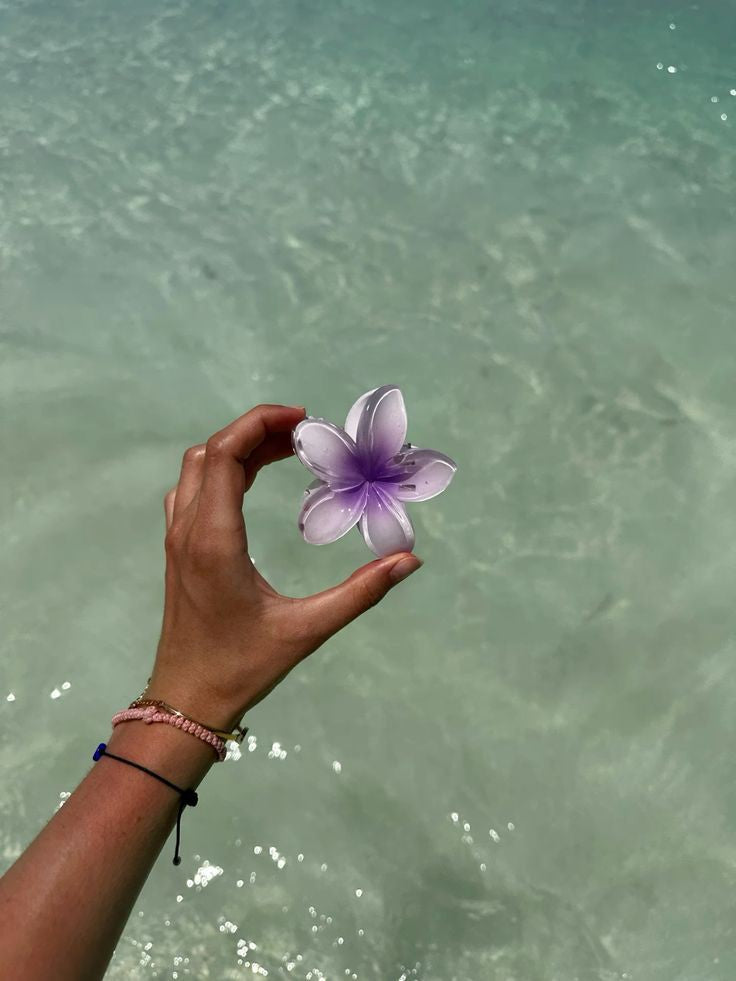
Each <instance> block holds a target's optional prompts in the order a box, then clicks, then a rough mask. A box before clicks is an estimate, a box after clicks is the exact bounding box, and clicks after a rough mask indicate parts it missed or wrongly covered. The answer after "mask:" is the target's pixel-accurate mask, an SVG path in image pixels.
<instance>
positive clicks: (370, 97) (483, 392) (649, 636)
mask: <svg viewBox="0 0 736 981" xmlns="http://www.w3.org/2000/svg"><path fill="white" fill-rule="evenodd" d="M735 36H736V5H734V3H733V0H711V2H704V0H703V2H701V3H699V4H694V3H683V2H679V0H671V2H667V3H663V2H659V0H618V2H605V0H587V2H584V0H483V2H481V0H457V2H451V3H448V2H441V0H423V2H418V0H394V2H391V0H291V2H287V0H237V2H236V0H196V2H195V0H176V2H162V0H126V2H125V3H102V2H99V0H97V2H92V0H79V2H72V0H53V2H51V0H1V2H0V430H1V435H2V444H1V446H0V450H1V453H2V462H1V465H0V470H1V473H2V478H1V483H0V494H1V498H0V505H1V506H0V531H1V535H2V537H1V542H2V548H1V549H0V578H1V579H2V584H1V589H0V596H1V599H0V602H1V603H2V610H1V611H0V622H1V624H2V629H1V630H0V779H1V780H2V792H1V793H0V855H1V856H2V859H1V861H2V867H3V868H4V867H6V866H7V865H8V864H10V862H11V861H12V860H13V859H14V858H15V857H16V856H17V855H18V854H19V852H20V851H21V850H22V848H23V847H24V846H25V844H26V843H27V842H28V841H29V840H30V838H31V837H32V836H33V835H34V834H35V832H36V831H37V830H38V829H39V828H40V827H41V826H42V824H43V823H44V821H45V820H46V819H47V817H48V816H49V815H50V814H51V813H52V812H53V811H54V809H55V808H56V807H58V806H59V805H60V804H61V803H62V802H63V800H64V798H65V796H66V795H67V794H68V793H69V792H70V791H71V790H72V789H73V787H74V786H75V784H76V782H77V781H78V780H79V779H80V778H81V777H82V775H83V774H84V773H85V772H86V770H87V768H88V766H89V765H90V763H91V760H90V757H91V753H92V750H93V748H94V747H95V746H96V745H97V743H98V742H99V741H100V740H102V739H105V737H106V736H107V735H108V733H109V718H110V716H111V714H112V713H113V712H114V711H115V710H117V709H118V708H120V707H121V706H122V705H124V704H127V702H128V701H129V700H130V699H131V698H133V697H134V696H135V695H136V694H137V693H138V692H139V691H140V689H141V687H142V685H143V684H144V683H145V679H146V678H147V676H148V671H149V667H150V664H151V660H152V656H153V652H154V649H155V645H156V641H157V636H158V630H159V625H160V611H161V599H162V567H163V550H162V538H163V511H162V506H161V499H162V496H163V494H164V492H165V491H166V490H167V488H168V487H169V486H170V485H171V484H172V483H173V482H174V481H175V479H176V475H177V473H178V468H179V463H180V457H181V454H182V451H183V450H184V449H185V447H186V446H188V445H190V444H191V443H194V442H199V441H201V440H202V439H203V438H206V437H207V436H208V435H209V434H210V433H211V432H213V431H214V430H216V429H218V428H219V427H221V426H222V425H223V424H225V423H227V422H228V421H229V420H230V419H232V418H233V417H234V416H236V415H239V414H240V413H241V412H243V411H245V410H246V409H247V408H249V407H250V406H251V405H253V404H255V403H257V402H259V401H264V400H265V401H284V402H288V403H303V404H305V405H306V407H307V410H308V411H309V412H310V413H312V414H314V415H321V416H325V417H326V418H328V419H333V420H335V421H337V422H340V421H342V419H344V416H345V413H346V411H347V409H348V407H349V406H350V405H351V404H352V402H353V401H354V399H355V398H356V397H357V396H358V395H360V394H361V393H362V392H364V391H366V390H367V389H369V388H373V387H375V386H377V385H381V384H385V383H394V384H398V385H400V386H401V388H402V390H403V392H404V395H405V398H406V402H407V406H408V413H409V438H410V439H411V440H412V442H414V443H416V444H419V445H428V446H431V447H436V448H438V449H440V450H443V451H445V452H446V453H448V454H450V455H451V456H452V457H454V458H455V459H456V460H457V461H458V464H459V472H458V475H457V477H456V479H455V482H454V483H453V485H452V487H451V488H450V489H449V490H448V491H447V493H445V494H444V495H442V497H440V498H438V499H437V500H435V501H433V502H430V503H426V504H420V505H416V506H414V507H413V508H412V509H411V514H412V517H413V519H414V521H415V524H416V528H417V546H416V551H417V553H418V554H419V555H420V556H422V557H423V558H424V559H425V566H424V568H423V569H422V570H421V572H419V573H418V574H417V575H416V576H415V577H412V579H411V580H409V581H407V582H406V583H405V584H402V586H401V587H399V588H397V589H396V590H395V591H394V592H393V593H392V594H391V595H390V596H389V597H388V598H387V599H386V601H385V602H384V603H383V604H381V605H380V606H379V607H377V608H376V609H375V610H372V611H371V612H370V614H368V615H367V616H365V617H364V618H363V619H362V620H360V622H358V623H355V624H353V625H352V626H351V627H350V628H349V629H348V630H346V631H345V632H344V633H342V634H341V635H340V636H339V637H337V638H335V639H334V640H333V641H332V642H330V643H329V644H328V645H327V646H326V647H324V648H323V649H322V650H321V651H320V652H319V653H318V654H316V655H315V656H314V657H313V658H312V659H311V660H309V661H308V662H307V663H305V664H304V665H302V666H301V667H300V668H299V669H298V670H297V671H296V672H294V673H293V674H292V675H291V676H290V677H289V679H288V680H287V681H286V682H285V683H284V684H283V685H282V686H281V687H280V688H278V689H277V690H276V692H275V693H274V694H273V695H271V696H270V697H269V698H268V699H267V700H266V701H265V702H263V703H262V704H261V705H259V706H258V707H257V708H256V709H255V710H254V711H253V712H252V713H250V715H249V718H248V722H249V725H250V726H251V734H252V739H251V742H250V743H248V744H245V745H244V746H243V755H242V758H241V759H240V760H238V761H229V762H227V763H225V764H223V765H222V766H221V767H216V768H215V769H214V770H213V771H212V772H211V774H210V775H209V777H208V778H207V780H206V782H205V783H204V784H203V786H202V792H201V801H200V806H199V807H198V808H197V809H196V811H191V812H188V813H187V815H186V819H185V822H184V829H183V839H184V841H183V844H184V851H183V863H182V865H181V866H180V867H179V868H174V867H173V866H172V865H171V854H170V851H171V849H170V845H167V847H166V848H165V850H164V853H163V854H162V857H161V860H160V861H159V863H158V865H157V867H156V869H155V871H154V873H153V875H152V876H151V878H150V881H149V882H148V884H147V886H146V888H145V890H144V892H143V894H142V895H141V898H140V901H139V902H138V903H137V904H136V907H135V911H134V913H133V916H132V918H131V920H130V923H129V924H128V927H127V929H126V931H125V934H124V936H123V938H122V940H121V942H120V945H119V948H118V950H117V953H116V956H115V958H114V960H113V962H112V964H111V966H110V969H109V972H108V975H107V977H108V978H109V979H110V981H128V979H148V978H171V979H176V978H179V979H182V978H193V979H208V978H209V979H215V981H227V979H234V978H245V977H252V976H254V975H255V976H257V977H261V976H262V977H266V976H268V977H270V978H297V979H306V981H326V979H329V981H338V979H340V981H342V979H345V978H348V979H352V981H356V979H360V981H402V979H403V981H618V979H631V981H733V978H734V977H736V933H735V924H736V755H735V754H734V745H735V740H736V711H735V708H736V602H735V601H736V381H735V379H736V333H735V332H736V323H735V320H734V307H735V301H736V275H735V274H734V268H735V259H736V222H735V218H736V202H735V199H734V191H735V189H736V184H735V177H736V155H735V149H736V147H735V140H734V134H735V133H736V61H735V60H734V37H735ZM308 479H309V478H308V475H307V474H306V472H305V471H304V470H303V468H302V467H301V466H300V465H299V464H298V463H297V462H296V461H295V460H291V461H287V462H285V463H282V464H279V465H278V466H275V467H273V468H270V470H269V471H268V472H266V473H263V474H262V475H261V476H260V477H259V480H258V483H257V485H256V486H255V487H254V489H253V491H252V492H251V493H250V495H249V497H248V499H247V502H246V511H247V520H248V527H249V537H250V540H251V548H252V552H253V557H254V560H255V561H256V564H257V565H258V567H259V568H260V570H261V571H262V572H263V573H264V575H266V576H267V577H269V578H270V579H271V581H272V582H273V583H274V585H275V586H276V587H277V588H279V589H281V590H282V591H284V592H286V593H290V594H292V595H300V594H306V593H308V592H312V591H315V590H318V589H321V588H324V587H325V586H327V585H328V584H331V583H332V582H335V581H338V580H340V579H342V578H343V577H344V576H346V575H347V574H348V573H349V572H350V571H351V570H352V569H353V568H354V567H356V566H357V565H359V564H361V563H362V562H364V561H366V560H368V559H369V558H370V554H369V553H368V552H367V550H366V549H365V547H364V546H363V544H362V541H361V539H360V537H359V535H358V534H357V532H352V533H351V534H350V535H349V536H348V537H347V538H345V539H343V540H341V541H340V542H339V543H337V544H334V545H332V546H329V547H327V548H315V547H312V546H309V545H306V544H305V543H304V542H303V541H302V540H301V537H300V535H299V533H298V531H297V528H296V514H297V511H298V508H299V505H300V500H301V494H302V490H303V488H304V486H305V484H306V482H307V480H308ZM38 942H39V943H43V942H44V938H43V935H40V936H39V937H38ZM56 955H57V956H58V958H59V960H60V962H63V957H64V951H63V949H62V950H58V951H56Z"/></svg>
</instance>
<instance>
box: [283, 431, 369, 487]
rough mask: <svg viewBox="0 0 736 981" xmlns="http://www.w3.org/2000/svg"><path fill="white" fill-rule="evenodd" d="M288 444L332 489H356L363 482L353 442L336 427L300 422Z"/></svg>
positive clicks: (309, 468)
mask: <svg viewBox="0 0 736 981" xmlns="http://www.w3.org/2000/svg"><path fill="white" fill-rule="evenodd" d="M292 443H293V445H294V452H295V453H296V455H297V456H298V457H299V459H300V460H301V462H302V463H303V464H304V466H305V467H306V468H307V469H308V470H311V471H312V473H313V474H314V475H315V476H316V477H319V479H320V480H324V481H326V482H327V483H328V484H329V485H330V486H331V487H332V489H333V490H343V489H346V488H348V487H357V486H358V484H361V483H362V482H363V477H362V476H361V474H360V471H359V470H358V466H357V461H356V448H355V443H354V442H353V440H352V439H351V438H350V436H348V434H347V433H346V432H345V431H344V430H342V429H340V427H339V426H333V425H332V423H331V422H325V421H324V419H313V418H311V417H310V418H308V419H304V420H302V422H300V423H299V424H298V425H297V426H296V427H295V429H294V433H293V436H292Z"/></svg>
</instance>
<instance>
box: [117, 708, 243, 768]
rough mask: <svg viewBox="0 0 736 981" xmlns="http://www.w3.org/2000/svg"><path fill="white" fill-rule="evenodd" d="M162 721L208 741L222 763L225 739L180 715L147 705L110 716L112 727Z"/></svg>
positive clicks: (225, 750)
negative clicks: (130, 723) (122, 724)
mask: <svg viewBox="0 0 736 981" xmlns="http://www.w3.org/2000/svg"><path fill="white" fill-rule="evenodd" d="M137 721H140V722H148V723H150V722H164V723H165V724H166V725H169V726H174V727H175V728H176V729H181V731H182V732H189V733H191V735H193V736H196V737H197V739H201V740H202V742H203V743H208V744H209V745H210V746H211V747H212V748H213V749H214V751H215V752H216V753H217V758H218V760H219V761H220V762H221V763H222V761H223V760H224V759H225V754H226V752H227V749H226V746H225V741H224V740H223V739H220V737H219V736H216V735H215V734H214V732H211V731H210V730H209V729H205V727H204V726H201V725H199V723H198V722H192V721H191V720H190V719H184V718H182V717H181V716H180V715H171V714H170V713H169V712H160V711H159V710H158V709H157V708H156V707H155V706H153V705H149V706H147V707H146V708H128V709H123V710H122V711H121V712H116V713H115V715H113V717H112V727H113V729H114V728H115V726H118V725H120V723H121V722H137Z"/></svg>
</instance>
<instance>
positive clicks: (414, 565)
mask: <svg viewBox="0 0 736 981" xmlns="http://www.w3.org/2000/svg"><path fill="white" fill-rule="evenodd" d="M422 565H424V563H423V562H422V560H421V559H418V558H417V557H416V555H407V556H406V558H405V559H399V561H398V562H397V563H396V565H394V566H392V567H391V571H390V572H389V574H388V577H389V579H390V580H391V582H392V583H394V582H401V580H402V579H406V577H407V576H410V575H411V574H412V572H416V571H417V569H419V568H420V567H421V566H422Z"/></svg>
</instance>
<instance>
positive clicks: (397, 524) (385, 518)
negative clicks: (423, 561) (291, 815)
mask: <svg viewBox="0 0 736 981" xmlns="http://www.w3.org/2000/svg"><path fill="white" fill-rule="evenodd" d="M358 527H359V528H360V533H361V535H362V536H363V540H364V541H365V543H366V545H367V546H368V548H369V549H370V550H371V551H372V552H375V554H376V555H391V554H393V553H394V552H411V550H412V549H413V548H414V529H413V527H412V524H411V521H410V520H409V516H408V515H407V513H406V511H405V510H404V506H403V504H402V503H401V502H400V501H397V500H396V499H395V498H394V497H392V496H391V494H388V493H386V491H384V490H382V489H381V487H380V486H379V485H377V484H374V485H373V486H372V487H371V489H370V492H369V494H368V501H367V503H366V505H365V509H364V511H363V515H362V517H361V519H360V524H359V525H358Z"/></svg>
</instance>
